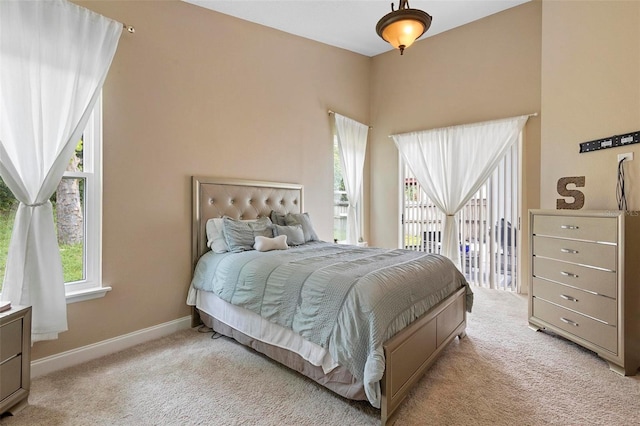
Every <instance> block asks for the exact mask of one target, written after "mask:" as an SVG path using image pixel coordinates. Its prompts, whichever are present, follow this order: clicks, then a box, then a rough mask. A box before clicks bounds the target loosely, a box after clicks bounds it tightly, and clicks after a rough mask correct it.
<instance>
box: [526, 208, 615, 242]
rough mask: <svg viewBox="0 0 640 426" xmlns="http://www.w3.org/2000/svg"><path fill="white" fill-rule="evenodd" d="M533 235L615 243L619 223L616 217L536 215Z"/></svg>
mask: <svg viewBox="0 0 640 426" xmlns="http://www.w3.org/2000/svg"><path fill="white" fill-rule="evenodd" d="M533 234H534V235H546V236H552V237H562V238H572V239H577V240H587V241H601V242H609V243H615V242H616V241H617V240H618V223H617V219H616V217H580V216H578V217H576V216H573V217H572V216H546V215H536V216H535V217H534V220H533Z"/></svg>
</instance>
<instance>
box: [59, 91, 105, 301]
mask: <svg viewBox="0 0 640 426" xmlns="http://www.w3.org/2000/svg"><path fill="white" fill-rule="evenodd" d="M82 140H83V145H82V171H81V172H66V171H65V173H64V175H63V178H78V179H84V247H83V248H84V250H83V262H82V264H83V272H84V279H82V280H79V281H72V282H65V283H64V286H65V295H66V299H67V303H75V302H80V301H83V300H90V299H96V298H99V297H103V296H104V295H105V294H106V293H107V292H108V291H110V290H111V287H106V286H103V285H102V94H101V95H100V96H99V97H98V100H97V101H96V104H95V106H94V108H93V112H92V114H91V117H90V118H89V121H88V122H87V127H86V128H85V130H84V132H83V137H82Z"/></svg>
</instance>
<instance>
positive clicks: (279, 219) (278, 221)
mask: <svg viewBox="0 0 640 426" xmlns="http://www.w3.org/2000/svg"><path fill="white" fill-rule="evenodd" d="M285 216H286V215H284V214H281V213H278V212H276V211H275V210H271V214H270V215H269V217H270V218H271V222H272V223H273V224H274V225H280V226H286V225H287V222H286V221H285V220H284V217H285Z"/></svg>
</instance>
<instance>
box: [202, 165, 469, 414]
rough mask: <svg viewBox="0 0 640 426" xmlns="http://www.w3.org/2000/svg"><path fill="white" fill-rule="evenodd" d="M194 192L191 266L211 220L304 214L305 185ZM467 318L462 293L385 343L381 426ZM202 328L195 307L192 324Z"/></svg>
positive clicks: (228, 186) (214, 185) (221, 185)
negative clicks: (217, 218) (274, 213)
mask: <svg viewBox="0 0 640 426" xmlns="http://www.w3.org/2000/svg"><path fill="white" fill-rule="evenodd" d="M192 187H193V220H192V233H193V234H192V262H193V267H195V264H196V263H197V261H198V259H199V258H200V256H202V255H203V254H204V253H205V252H206V251H207V250H208V247H207V245H206V230H205V226H206V222H207V220H208V219H210V218H214V217H223V216H225V215H226V216H230V217H233V218H236V219H255V218H257V217H261V216H269V214H270V212H271V211H272V210H275V211H276V212H278V213H283V214H285V213H302V212H304V208H303V186H302V185H297V184H285V183H276V182H260V181H247V180H237V179H236V180H232V179H220V178H209V177H201V176H194V177H193V178H192ZM466 318H467V317H466V291H465V289H464V288H461V289H459V290H458V291H456V292H455V293H454V294H452V295H451V296H449V297H448V298H447V299H445V300H443V301H442V302H440V303H439V304H438V305H436V306H435V307H434V308H433V309H431V310H430V311H429V312H427V313H425V314H424V315H423V316H421V317H420V318H418V319H417V320H416V321H414V322H413V323H412V324H410V325H409V326H408V327H406V328H405V329H404V330H402V331H401V332H399V333H397V334H396V335H395V336H394V337H392V338H391V339H389V340H388V341H387V342H385V344H384V345H383V347H384V355H385V373H384V375H383V377H382V380H381V383H380V385H381V391H382V400H381V407H380V411H381V412H380V420H381V424H382V425H387V424H393V422H395V419H396V416H397V409H398V407H399V406H400V404H401V402H402V401H403V400H404V398H405V397H406V396H407V395H408V393H409V391H410V390H411V388H412V387H413V385H414V384H415V383H416V382H418V380H420V378H421V377H422V376H423V374H424V372H425V371H426V370H427V369H428V368H429V367H430V366H431V365H432V364H433V363H434V362H435V360H436V359H437V358H438V356H439V355H440V353H441V352H442V351H443V350H444V348H446V346H447V345H448V344H449V343H450V342H451V341H452V340H453V339H455V337H456V336H458V337H459V338H463V337H464V336H465V328H466ZM199 323H201V322H200V318H199V314H198V311H197V309H195V308H194V310H193V317H192V325H194V326H195V325H197V324H199Z"/></svg>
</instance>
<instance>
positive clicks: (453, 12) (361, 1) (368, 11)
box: [184, 0, 530, 56]
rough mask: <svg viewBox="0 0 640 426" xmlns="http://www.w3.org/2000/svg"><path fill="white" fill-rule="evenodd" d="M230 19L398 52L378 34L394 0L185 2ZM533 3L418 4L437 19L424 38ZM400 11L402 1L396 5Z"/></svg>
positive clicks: (436, 0)
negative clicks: (377, 25) (378, 25)
mask: <svg viewBox="0 0 640 426" xmlns="http://www.w3.org/2000/svg"><path fill="white" fill-rule="evenodd" d="M184 1H186V2H187V3H191V4H194V5H198V6H202V7H205V8H208V9H211V10H215V11H217V12H220V13H224V14H226V15H231V16H235V17H237V18H240V19H244V20H247V21H251V22H255V23H258V24H261V25H265V26H267V27H271V28H276V29H278V30H281V31H284V32H287V33H290V34H295V35H298V36H301V37H305V38H309V39H312V40H316V41H319V42H322V43H326V44H329V45H332V46H336V47H341V48H343V49H347V50H350V51H353V52H357V53H360V54H363V55H366V56H375V55H378V54H380V53H383V52H386V51H388V50H392V49H393V48H392V47H391V46H390V45H389V44H388V43H386V42H385V41H384V40H382V39H381V38H380V37H378V35H377V34H376V23H377V22H378V20H379V19H380V18H382V16H384V15H385V14H387V13H389V12H391V0H340V1H336V0H296V1H293V0H288V1H281V0H184ZM528 1H530V0H413V1H409V6H410V7H411V8H413V9H420V10H423V11H425V12H427V13H428V14H430V15H431V16H432V17H433V22H432V23H431V28H430V29H429V31H427V33H426V34H425V35H423V36H422V38H425V37H429V36H433V35H436V34H438V33H441V32H443V31H447V30H449V29H452V28H455V27H458V26H460V25H464V24H467V23H469V22H472V21H475V20H478V19H481V18H484V17H485V16H488V15H492V14H494V13H497V12H500V11H503V10H505V9H509V8H511V7H514V6H517V5H519V4H522V3H526V2H528ZM393 4H394V7H395V8H396V9H397V7H398V0H395V1H393Z"/></svg>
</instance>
